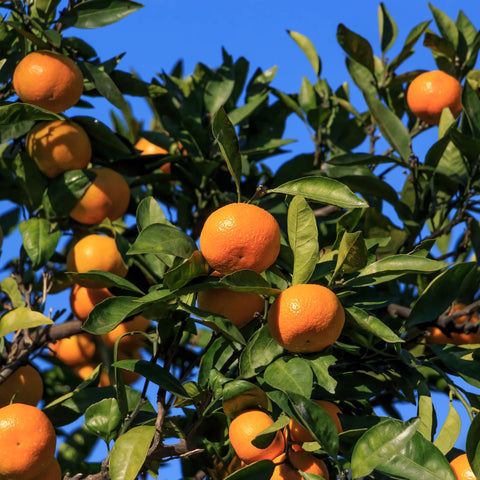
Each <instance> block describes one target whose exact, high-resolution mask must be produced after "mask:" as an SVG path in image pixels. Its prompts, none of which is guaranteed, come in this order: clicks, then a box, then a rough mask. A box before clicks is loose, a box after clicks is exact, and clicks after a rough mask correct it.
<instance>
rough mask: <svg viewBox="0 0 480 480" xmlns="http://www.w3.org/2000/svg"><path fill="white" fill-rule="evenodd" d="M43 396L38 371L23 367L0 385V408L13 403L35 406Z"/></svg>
mask: <svg viewBox="0 0 480 480" xmlns="http://www.w3.org/2000/svg"><path fill="white" fill-rule="evenodd" d="M42 396H43V380H42V377H41V376H40V374H39V373H38V370H37V369H36V368H34V367H32V366H31V365H24V366H22V367H20V368H18V369H17V370H15V372H13V373H12V375H10V376H9V377H8V378H7V379H6V380H5V381H4V382H3V383H2V384H0V407H4V406H5V405H8V404H9V403H10V401H11V400H12V398H13V402H14V403H25V404H27V405H33V406H35V405H37V403H38V402H39V401H40V400H41V399H42Z"/></svg>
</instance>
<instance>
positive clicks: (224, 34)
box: [0, 0, 480, 480]
mask: <svg viewBox="0 0 480 480" xmlns="http://www.w3.org/2000/svg"><path fill="white" fill-rule="evenodd" d="M384 3H385V5H386V7H387V9H388V10H389V12H390V14H391V16H392V17H393V18H394V19H395V21H396V22H397V24H398V27H399V34H398V38H399V42H398V46H396V47H394V48H393V50H392V52H391V55H392V56H394V55H396V54H397V53H399V50H400V48H401V46H402V44H403V41H404V39H405V38H406V36H407V35H408V33H409V32H410V30H411V29H412V28H413V27H414V26H415V25H417V24H419V23H420V22H422V21H424V20H428V19H431V18H432V14H431V12H430V10H429V8H428V3H427V2H426V1H421V0H386V1H385V2H384ZM432 3H433V5H434V6H436V7H437V8H439V9H441V10H443V11H444V12H445V13H447V14H448V15H450V16H451V17H452V18H453V19H455V18H456V16H457V13H458V10H459V8H462V9H463V11H464V12H465V13H466V15H467V16H468V17H469V18H470V20H471V21H472V22H473V23H474V24H475V26H476V27H477V28H479V27H480V2H477V1H476V0H467V1H463V2H454V1H452V0H441V1H439V0H437V1H434V2H432ZM378 5H379V3H378V2H376V1H372V0H364V1H354V0H337V1H333V0H328V1H326V0H300V1H292V0H275V1H273V0H260V1H259V0H255V1H254V0H243V1H241V2H228V1H224V0H223V1H219V0H207V1H203V2H200V1H198V0H184V1H181V0H147V1H146V2H145V8H143V9H141V10H139V11H137V12H135V13H133V14H132V15H130V16H129V17H127V18H126V19H123V20H122V21H120V22H118V23H117V24H114V25H111V26H108V27H105V28H102V29H98V30H78V29H69V30H66V31H65V35H66V36H70V35H75V36H79V37H81V38H83V39H85V40H86V41H87V42H89V43H90V44H91V45H93V46H94V48H95V49H96V50H97V53H98V54H99V56H100V58H101V60H107V59H109V58H111V57H113V56H115V55H118V54H120V53H123V52H125V53H126V54H125V56H124V57H123V59H122V61H121V63H120V68H121V69H123V70H130V69H134V70H135V71H136V72H137V73H138V74H139V75H140V77H141V78H142V79H144V80H146V81H149V80H150V79H151V78H152V77H153V76H155V74H156V73H157V72H161V71H166V72H169V71H170V70H171V69H172V67H173V66H174V65H175V63H176V62H177V61H178V60H179V59H183V60H184V66H185V72H186V73H191V72H192V70H193V68H194V66H195V64H196V63H198V62H202V63H205V64H207V65H208V66H210V67H216V66H217V65H219V64H220V62H221V48H222V47H224V48H225V49H226V50H227V52H228V53H230V54H231V55H232V56H233V57H234V58H238V57H239V56H244V57H245V58H246V59H247V60H249V61H250V65H251V73H253V71H254V70H255V69H256V68H257V67H260V68H262V69H263V70H265V69H268V68H270V67H273V66H275V65H277V66H278V73H277V76H276V78H275V80H274V81H273V86H275V87H276V88H279V89H281V90H283V91H286V92H287V93H293V92H298V90H299V88H300V85H301V81H302V77H303V76H307V77H308V78H310V80H312V81H313V80H314V73H313V71H312V69H311V66H310V64H309V62H308V60H307V59H306V58H305V57H304V55H303V53H302V52H301V50H300V49H299V47H298V46H297V45H296V44H295V42H294V41H293V40H292V39H291V38H290V36H289V35H288V34H287V33H286V31H287V30H293V31H297V32H300V33H302V34H303V35H306V36H307V37H308V38H309V39H310V40H311V41H312V42H313V43H314V45H315V46H316V48H317V51H318V53H319V55H320V57H321V60H322V65H323V69H322V72H323V73H322V76H323V77H324V78H326V79H327V80H328V82H329V83H330V85H331V86H332V87H334V88H336V87H338V86H339V85H340V84H341V83H343V82H345V81H348V82H349V84H350V85H351V92H352V97H353V102H354V103H355V102H357V105H360V107H359V108H360V109H361V108H362V107H361V102H362V99H361V96H360V94H359V93H358V91H357V90H356V89H355V87H354V86H353V85H352V82H351V81H350V80H349V77H348V74H347V71H346V68H345V61H344V60H345V54H344V52H343V50H342V49H341V48H340V46H339V45H338V43H337V41H336V29H337V25H338V24H339V23H343V24H345V25H346V26H347V27H348V28H350V29H351V30H353V31H355V32H356V33H358V34H360V35H362V36H364V37H365V38H367V39H368V40H369V41H370V42H371V43H372V46H373V48H374V52H375V53H377V54H379V52H380V48H379V43H380V42H379V34H378V20H377V11H378ZM432 28H433V29H435V27H434V26H432ZM435 68H436V66H435V63H434V61H433V58H432V56H431V54H430V51H429V50H428V49H427V48H425V47H423V46H422V45H421V42H419V43H418V45H417V52H416V54H415V55H414V56H413V57H412V58H410V59H409V60H408V61H407V62H406V63H405V64H404V65H403V66H402V71H408V70H415V69H426V70H429V69H435ZM129 101H130V102H131V103H132V107H133V110H134V113H135V115H136V117H137V118H139V119H144V120H145V127H146V128H147V127H148V122H149V120H150V114H149V110H148V108H147V106H146V103H145V102H144V101H142V100H136V99H129ZM111 108H113V107H111V106H110V105H109V104H108V103H107V102H103V101H100V102H98V104H97V108H96V109H95V110H94V111H87V112H85V111H84V110H82V111H79V110H78V109H72V111H71V112H68V114H69V115H74V114H78V113H82V114H88V115H92V116H96V117H97V118H99V119H100V120H102V121H104V122H106V123H109V111H110V109H111ZM286 137H287V138H297V139H298V143H296V144H293V145H292V148H291V150H292V152H291V153H290V154H286V155H284V156H283V157H282V159H281V161H284V160H288V159H289V158H290V157H292V156H294V155H295V154H297V153H301V152H305V151H308V150H309V149H311V145H310V139H309V135H308V132H307V131H306V129H305V127H304V126H303V124H301V122H300V121H298V120H296V119H295V117H293V116H292V118H291V119H290V120H289V122H288V124H287V132H286ZM434 138H435V132H432V133H429V134H425V135H424V136H423V137H422V136H421V138H419V140H418V141H417V144H416V147H417V150H416V154H417V155H418V156H419V157H420V159H421V158H422V155H424V153H425V151H426V148H427V147H428V145H430V144H431V143H432V141H434ZM1 206H2V205H0V207H1ZM15 242H16V240H15V237H12V239H9V240H8V241H7V243H6V245H5V247H4V251H3V258H2V264H3V263H4V262H5V259H6V257H7V256H8V252H9V250H10V249H14V252H15V253H16V252H18V245H15ZM444 404H445V405H444V406H443V407H440V404H437V407H438V409H439V416H440V418H439V424H441V423H442V421H443V418H444V415H445V408H444V407H448V401H447V399H445V402H444ZM459 412H460V413H462V414H463V410H462V409H461V407H460V408H459ZM405 415H406V418H409V417H411V416H413V415H415V410H414V409H411V408H410V409H409V410H408V411H405ZM442 416H443V418H442ZM464 431H465V430H464ZM464 442H465V440H464V437H463V436H462V438H461V439H460V440H459V442H458V443H457V445H458V447H459V448H463V447H464ZM98 454H99V455H102V454H103V452H102V451H99V452H98ZM163 472H164V473H162V474H161V478H168V479H169V480H176V479H179V478H181V474H180V473H179V471H178V469H177V468H175V467H174V468H173V470H171V471H169V473H168V474H167V473H166V472H167V471H166V470H164V471H163Z"/></svg>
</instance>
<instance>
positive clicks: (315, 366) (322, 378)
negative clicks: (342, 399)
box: [309, 354, 337, 393]
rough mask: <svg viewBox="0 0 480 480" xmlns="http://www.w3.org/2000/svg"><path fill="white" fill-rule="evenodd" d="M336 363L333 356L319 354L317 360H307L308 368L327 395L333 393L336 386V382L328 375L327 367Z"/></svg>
mask: <svg viewBox="0 0 480 480" xmlns="http://www.w3.org/2000/svg"><path fill="white" fill-rule="evenodd" d="M336 362H337V359H336V358H335V357H334V356H333V355H324V354H321V355H319V356H318V357H317V358H313V359H309V363H310V368H311V369H312V371H313V373H314V375H315V377H317V383H318V384H319V385H321V386H322V388H324V389H325V390H326V391H327V392H328V393H335V387H336V386H337V381H336V380H335V379H334V378H333V377H332V376H331V375H330V374H329V373H328V369H329V367H331V366H332V365H335V363H336Z"/></svg>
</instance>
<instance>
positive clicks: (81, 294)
mask: <svg viewBox="0 0 480 480" xmlns="http://www.w3.org/2000/svg"><path fill="white" fill-rule="evenodd" d="M109 297H113V294H112V293H110V290H108V289H107V288H87V287H82V286H80V285H74V286H73V287H72V290H71V292H70V307H71V309H72V313H73V314H74V315H75V317H76V318H78V319H79V320H82V322H84V321H85V320H86V319H87V318H88V315H89V314H90V312H91V311H92V310H93V307H95V305H97V304H99V303H100V302H103V301H104V300H105V299H106V298H109Z"/></svg>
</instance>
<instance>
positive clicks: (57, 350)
mask: <svg viewBox="0 0 480 480" xmlns="http://www.w3.org/2000/svg"><path fill="white" fill-rule="evenodd" d="M49 348H50V350H52V352H53V353H54V354H55V355H56V356H57V358H59V359H60V360H62V362H63V363H65V364H66V365H68V366H69V367H78V366H79V365H84V364H86V363H88V362H90V360H92V358H93V357H94V355H95V350H96V347H95V342H94V341H93V339H92V336H91V335H87V334H85V333H80V334H78V335H72V336H71V337H67V338H62V339H61V340H57V341H56V342H55V343H50V344H49Z"/></svg>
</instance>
